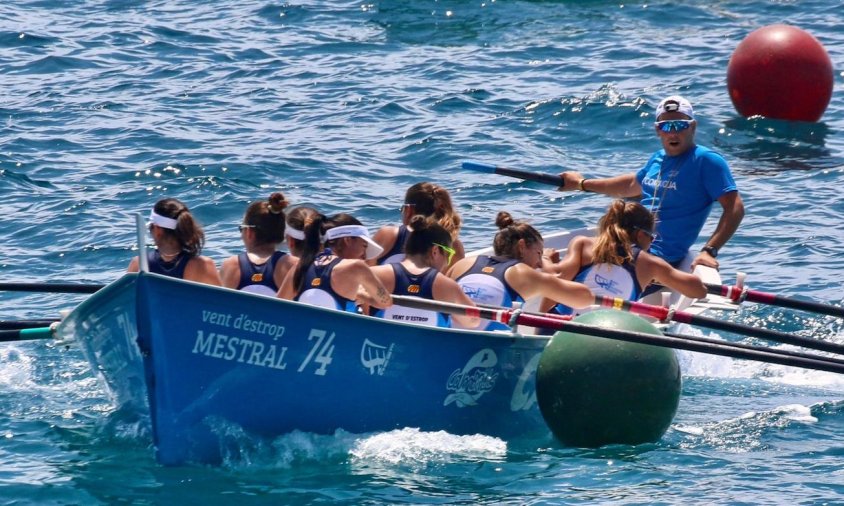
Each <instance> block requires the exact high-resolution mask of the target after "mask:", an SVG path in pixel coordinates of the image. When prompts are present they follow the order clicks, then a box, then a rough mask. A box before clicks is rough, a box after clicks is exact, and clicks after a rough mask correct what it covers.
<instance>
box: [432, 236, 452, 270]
mask: <svg viewBox="0 0 844 506" xmlns="http://www.w3.org/2000/svg"><path fill="white" fill-rule="evenodd" d="M432 244H433V245H434V246H436V247H438V248H440V249H441V250H443V255H446V256H447V261H446V264H445V265H446V266H449V265H451V259H452V258H454V254H455V253H457V250H455V249H454V248H452V247H450V246H446V245H445V244H440V243H438V242H435V243H432Z"/></svg>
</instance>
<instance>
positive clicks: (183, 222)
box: [129, 182, 706, 330]
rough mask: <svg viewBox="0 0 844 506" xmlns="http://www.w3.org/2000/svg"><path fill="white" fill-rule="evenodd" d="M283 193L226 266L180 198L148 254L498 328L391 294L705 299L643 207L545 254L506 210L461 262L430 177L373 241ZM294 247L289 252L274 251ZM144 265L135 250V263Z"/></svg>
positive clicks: (259, 286)
mask: <svg viewBox="0 0 844 506" xmlns="http://www.w3.org/2000/svg"><path fill="white" fill-rule="evenodd" d="M288 205H289V203H288V202H287V200H286V199H285V197H284V196H283V195H282V194H281V193H279V192H276V193H273V194H272V195H270V197H269V199H268V200H266V201H257V202H253V203H252V204H251V205H250V206H249V207H248V208H247V210H246V213H245V214H244V217H243V222H242V224H241V225H239V227H238V228H239V229H240V233H241V238H242V239H243V243H244V245H245V251H244V252H243V253H240V254H239V255H236V256H232V257H230V258H227V259H226V260H224V261H223V263H222V265H221V268H220V270H219V271H218V270H217V267H216V264H215V262H214V260H212V259H211V258H208V257H206V256H202V255H201V254H200V253H201V249H202V246H203V244H204V239H205V236H204V233H203V231H202V227H201V226H200V224H199V223H198V222H197V221H196V220H195V218H194V217H193V216H192V215H191V213H190V211H189V210H188V208H187V207H186V206H185V205H184V204H183V203H182V202H180V201H179V200H177V199H173V198H165V199H162V200H159V201H158V202H157V203H156V204H155V206H154V208H153V210H152V211H151V213H150V220H149V229H150V233H151V234H152V237H153V239H154V241H155V244H156V246H157V249H155V250H151V251H149V252H148V253H147V255H148V261H149V269H150V271H151V272H155V273H159V274H163V275H167V276H172V277H177V278H183V279H187V280H192V281H197V282H202V283H207V284H212V285H221V286H225V287H228V288H233V289H237V290H243V291H248V292H253V293H259V294H264V295H274V296H278V297H280V298H283V299H288V300H295V301H300V302H304V303H308V304H313V305H318V306H322V307H328V308H333V309H338V310H343V311H356V312H364V313H366V314H371V315H374V316H380V317H383V318H387V319H391V320H396V321H413V322H416V323H423V324H428V325H437V326H452V325H453V326H456V327H463V328H481V329H486V330H494V329H500V328H505V326H504V325H503V324H501V323H497V322H491V321H487V320H479V319H478V318H475V317H471V316H464V315H455V316H454V320H455V321H454V322H451V321H450V318H449V317H448V316H447V315H444V314H440V313H434V312H431V311H424V310H419V309H412V308H407V307H401V306H399V305H393V301H392V295H411V296H416V297H422V298H427V299H432V300H437V301H442V302H452V303H457V304H463V305H467V306H475V305H476V304H483V305H489V306H498V307H512V305H513V304H514V303H517V302H524V301H525V300H527V299H530V298H533V297H542V298H543V302H542V304H541V306H540V309H541V310H542V311H550V312H556V313H560V314H571V313H572V312H577V310H582V309H584V308H586V307H588V306H590V305H591V304H593V303H594V301H595V295H608V296H611V297H621V298H624V299H627V300H636V299H638V298H639V297H640V296H641V295H642V294H643V292H645V291H646V290H647V287H648V286H649V285H656V284H659V285H664V286H667V287H669V288H671V289H673V290H675V291H678V292H680V293H682V294H684V295H687V296H689V297H695V298H700V297H703V296H705V295H706V287H705V286H704V284H703V283H702V282H701V280H700V279H699V278H698V277H696V276H694V275H693V274H690V273H687V272H682V271H679V270H677V269H675V268H673V267H672V266H671V265H669V264H668V263H667V262H665V261H664V260H662V259H660V258H658V257H656V256H654V255H651V254H650V253H648V252H647V250H648V248H649V246H650V244H651V242H652V241H653V240H654V239H655V237H656V235H655V233H654V217H653V214H652V213H651V212H650V211H648V210H647V209H646V208H645V207H644V206H642V205H641V204H639V203H636V202H624V201H622V200H616V201H614V202H613V203H612V204H611V205H610V207H609V209H608V211H607V213H606V214H605V215H604V216H603V217H602V218H601V220H600V222H599V227H598V234H597V236H596V237H594V238H592V237H576V238H574V239H573V240H572V242H571V243H570V245H569V248H568V251H567V253H566V255H565V257H564V258H562V259H560V258H559V254H558V253H557V252H556V251H555V250H553V249H545V248H544V244H543V240H542V235H541V234H540V233H539V231H537V230H536V229H535V228H534V227H532V226H531V225H529V224H528V223H525V222H521V221H516V220H514V219H513V218H512V216H510V214H508V213H506V212H500V213H498V216H497V218H496V225H497V226H498V228H499V231H498V233H497V234H496V236H495V239H494V242H493V250H494V254H493V255H489V256H487V255H480V256H477V257H465V253H464V249H463V245H462V243H461V242H460V240H459V239H458V233H459V229H460V223H461V221H460V217H459V216H458V215H457V213H456V212H455V211H454V209H453V206H452V203H451V198H450V196H449V194H448V192H447V191H446V190H445V189H444V188H442V187H440V186H438V185H436V184H433V183H427V182H426V183H417V184H415V185H413V186H411V187H410V188H409V189H408V190H407V192H406V194H405V201H404V203H403V204H402V206H401V215H402V224H401V226H398V227H395V226H387V227H383V228H381V229H380V230H378V232H377V233H376V234H375V235H374V237H370V235H369V232H368V231H367V229H366V228H365V227H364V226H363V225H362V224H361V223H360V221H358V220H357V219H356V218H354V217H353V216H351V215H349V214H345V213H341V214H336V215H334V216H324V215H322V214H320V213H319V212H318V211H317V210H315V209H313V208H309V207H304V206H300V207H296V208H293V209H292V210H289V211H287V212H285V210H286V209H287V208H288ZM282 242H286V243H287V247H288V250H289V252H290V253H284V252H281V251H278V246H279V245H280V244H281V243H282ZM129 271H130V272H137V271H138V259H137V257H136V258H135V259H133V260H132V262H131V263H130V265H129Z"/></svg>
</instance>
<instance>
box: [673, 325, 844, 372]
mask: <svg viewBox="0 0 844 506" xmlns="http://www.w3.org/2000/svg"><path fill="white" fill-rule="evenodd" d="M662 334H663V335H666V336H670V337H676V338H678V339H686V340H689V341H697V342H701V343H711V344H724V345H727V346H729V347H730V348H736V349H744V350H762V349H763V348H760V347H759V346H753V345H752V344H744V343H733V342H729V341H721V340H719V339H713V338H711V337H703V336H693V335H690V334H677V333H674V332H663V333H662ZM766 351H770V352H772V353H776V354H777V355H783V356H788V357H798V358H807V359H821V360H825V361H827V362H831V363H834V364H841V365H844V359H840V358H835V357H821V356H819V355H812V354H809V353H803V352H801V351H792V350H779V349H776V350H774V349H770V348H769V349H767V350H766Z"/></svg>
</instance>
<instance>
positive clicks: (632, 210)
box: [592, 199, 654, 265]
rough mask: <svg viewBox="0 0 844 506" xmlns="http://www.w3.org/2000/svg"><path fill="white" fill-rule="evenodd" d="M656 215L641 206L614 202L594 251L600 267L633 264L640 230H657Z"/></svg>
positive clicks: (599, 226) (602, 220)
mask: <svg viewBox="0 0 844 506" xmlns="http://www.w3.org/2000/svg"><path fill="white" fill-rule="evenodd" d="M653 226H654V215H653V214H652V213H651V212H650V211H648V209H647V208H646V207H645V206H643V205H642V204H640V203H638V202H625V201H623V200H620V199H619V200H614V201H613V202H612V203H611V204H610V206H609V208H608V209H607V212H606V213H605V214H604V215H603V216H602V217H601V220H600V221H599V222H598V236H597V237H596V239H595V245H594V246H593V247H592V257H593V259H594V260H593V262H594V263H596V264H614V265H621V264H623V263H624V262H625V261H632V260H633V250H632V246H633V244H634V243H635V240H634V237H635V236H636V229H643V230H645V231H651V230H653Z"/></svg>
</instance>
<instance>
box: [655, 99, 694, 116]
mask: <svg viewBox="0 0 844 506" xmlns="http://www.w3.org/2000/svg"><path fill="white" fill-rule="evenodd" d="M666 112H679V113H681V114H685V115H686V116H688V117H689V119H695V111H694V109H692V103H691V102H689V101H688V100H686V99H685V98H683V97H681V96H680V95H671V96H670V97H668V98H665V99H663V100H662V102H660V103H659V105H658V106H656V120H657V121H659V117H660V115H662V113H666Z"/></svg>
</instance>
